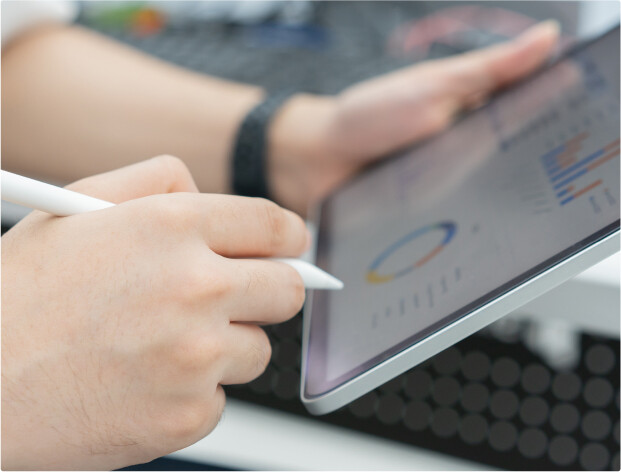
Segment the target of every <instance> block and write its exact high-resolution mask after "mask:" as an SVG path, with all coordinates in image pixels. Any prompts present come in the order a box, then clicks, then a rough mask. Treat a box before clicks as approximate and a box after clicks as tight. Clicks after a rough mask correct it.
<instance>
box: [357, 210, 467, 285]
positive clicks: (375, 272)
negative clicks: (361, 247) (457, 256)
mask: <svg viewBox="0 0 621 472" xmlns="http://www.w3.org/2000/svg"><path fill="white" fill-rule="evenodd" d="M456 231H457V225H456V224H455V223H454V222H451V221H444V222H440V223H435V224H431V225H427V226H423V227H422V228H418V229H417V230H415V231H413V232H411V233H409V234H406V235H405V236H404V237H402V238H401V239H399V240H398V241H396V242H394V243H392V244H391V245H390V246H388V247H387V248H386V249H384V251H382V252H381V253H380V254H379V255H378V256H377V257H376V258H375V259H374V260H373V262H372V263H371V265H370V266H369V270H368V271H367V274H366V280H367V282H368V283H370V284H383V283H387V282H390V281H392V280H395V279H397V278H399V277H403V276H404V275H406V274H409V273H410V272H412V271H413V270H414V269H416V268H419V267H422V266H424V265H425V264H426V263H427V262H429V261H430V260H432V259H433V258H434V257H435V256H437V255H438V254H439V253H440V251H442V249H444V247H445V246H446V245H447V244H448V243H449V242H450V241H451V240H452V239H453V237H454V236H455V233H456ZM431 232H439V233H441V234H443V239H442V241H441V242H440V243H439V244H438V245H437V246H435V247H434V248H432V249H431V250H430V251H429V252H427V254H425V255H424V256H423V257H421V258H420V259H418V260H417V261H416V262H414V263H413V264H410V265H408V266H407V267H405V268H403V269H401V270H398V271H395V272H392V273H388V274H381V273H380V271H379V268H380V266H381V265H382V264H383V263H384V261H385V260H386V259H387V258H388V257H390V256H391V255H392V254H394V253H395V252H396V251H398V250H399V249H400V248H402V247H403V246H405V245H407V244H409V243H410V242H412V241H414V240H415V239H418V238H420V237H421V236H423V235H425V234H427V233H431Z"/></svg>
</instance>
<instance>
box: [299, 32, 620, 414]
mask: <svg viewBox="0 0 621 472" xmlns="http://www.w3.org/2000/svg"><path fill="white" fill-rule="evenodd" d="M619 209H620V207H619V28H618V27H617V28H616V29H614V30H613V31H611V32H609V33H608V34H607V35H605V36H603V37H602V38H600V39H598V40H595V41H593V42H591V43H589V44H587V45H585V46H584V47H581V48H579V49H576V50H575V51H573V52H571V53H570V54H569V55H568V56H567V57H566V58H564V59H562V60H560V61H559V62H557V63H556V64H553V65H552V66H550V67H549V68H547V69H545V70H543V71H541V72H540V73H538V74H537V75H536V76H534V77H532V78H529V79H527V80H526V81H524V82H522V83H521V84H518V85H517V86H516V87H514V88H512V89H508V90H506V91H505V92H503V93H501V94H500V95H498V96H497V97H495V98H493V99H492V100H491V101H490V102H489V103H488V104H487V105H485V106H484V107H482V108H481V109H479V110H477V111H475V112H472V113H471V114H470V115H468V116H466V117H464V118H463V119H462V120H461V121H460V122H458V123H457V124H456V125H455V126H454V127H453V128H452V129H450V130H448V131H447V132H445V133H444V134H442V135H439V136H437V137H435V138H433V139H431V140H429V141H427V142H426V143H424V144H423V145H421V146H418V147H417V148H415V149H413V150H410V151H407V152H404V153H401V154H399V155H397V156H394V157H393V158H391V159H389V160H387V161H386V162H383V163H381V164H379V165H377V166H375V167H374V168H372V169H370V170H368V171H367V172H365V173H363V174H362V175H359V176H357V177H356V178H354V179H353V180H352V181H350V182H348V183H347V184H346V185H345V186H343V187H342V188H340V189H339V190H338V191H337V192H335V193H334V194H332V195H331V196H330V197H329V198H327V199H326V200H325V201H324V202H323V203H322V205H321V207H320V210H319V212H318V215H317V218H316V220H317V221H316V223H317V224H318V227H319V235H318V247H317V263H318V265H319V267H321V268H323V269H324V270H327V271H329V272H331V273H333V274H335V275H336V276H337V277H339V278H340V279H341V280H343V281H344V283H345V284H346V286H347V290H346V291H343V292H339V293H319V292H317V293H314V294H312V297H311V298H310V300H309V302H308V303H307V307H306V312H305V320H304V347H303V365H302V367H303V373H302V375H303V378H302V400H303V401H304V402H305V404H306V406H307V408H308V409H309V410H310V411H311V412H313V413H326V412H329V411H332V410H334V409H336V408H338V407H340V406H342V405H344V404H346V403H348V402H350V401H352V400H353V399H355V398H357V397H358V396H360V395H362V394H364V393H366V392H367V391H369V390H371V389H372V388H374V387H376V386H378V385H380V384H381V383H383V382H386V381H388V380H390V379H391V378H392V377H394V376H396V375H398V374H400V373H402V372H404V371H406V370H408V369H410V368H412V367H413V366H415V365H416V364H419V363H420V362H422V361H424V360H425V359H427V358H429V357H431V356H433V355H434V354H436V353H438V352H440V351H441V350H443V349H445V348H447V347H448V346H450V345H451V344H453V343H455V342H457V341H459V340H461V339H463V338H464V337H466V336H468V335H469V334H471V333H473V332H474V331H476V330H478V329H480V328H482V327H484V326H485V325H487V324H489V323H491V322H492V321H494V320H496V319H497V318H499V317H501V316H503V315H506V314H507V313H509V312H510V311H511V310H513V309H515V308H517V307H519V306H520V305H522V304H525V303H526V302H528V301H529V300H531V299H532V298H534V297H535V296H537V295H540V294H542V293H544V292H545V291H547V290H550V289H551V288H553V287H554V286H556V285H558V284H559V283H561V282H563V281H564V280H567V279H568V278H570V277H572V276H574V275H576V274H577V273H579V272H580V271H581V270H584V269H586V268H588V267H589V266H590V265H593V264H595V263H597V262H599V261H600V260H602V259H604V258H605V257H607V256H608V255H610V254H612V253H613V252H615V251H618V250H619Z"/></svg>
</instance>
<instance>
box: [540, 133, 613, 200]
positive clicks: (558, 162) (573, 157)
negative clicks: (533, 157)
mask: <svg viewBox="0 0 621 472" xmlns="http://www.w3.org/2000/svg"><path fill="white" fill-rule="evenodd" d="M588 137H589V134H588V133H587V132H583V133H580V134H578V135H576V136H574V137H573V138H571V139H570V140H568V141H566V142H565V143H564V144H562V145H560V146H558V147H556V148H554V149H552V150H551V151H549V152H548V153H546V154H544V155H543V156H541V162H542V164H543V167H544V169H545V170H546V173H547V174H548V178H549V179H550V183H551V184H552V186H553V188H554V191H555V192H556V197H557V199H558V201H559V204H560V205H561V206H562V205H566V204H568V203H569V202H571V201H573V200H575V199H577V198H579V197H580V196H582V195H584V194H586V193H588V192H589V191H591V190H593V189H594V188H596V187H598V186H600V185H601V184H602V179H601V178H596V179H594V180H593V181H591V182H589V183H588V184H586V185H582V184H581V183H580V182H581V180H582V179H581V177H583V176H586V177H588V176H589V172H590V171H592V170H593V169H596V168H598V167H599V166H601V165H602V164H604V163H606V162H608V161H610V160H612V159H614V158H615V157H617V158H618V157H619V138H617V139H616V140H614V141H612V142H611V143H609V144H607V145H606V146H604V147H603V148H601V149H598V150H597V151H595V152H592V153H590V154H588V155H587V156H585V157H582V158H578V156H579V154H580V151H582V147H583V142H584V140H586V139H587V138H588ZM578 179H581V180H580V182H577V180H578Z"/></svg>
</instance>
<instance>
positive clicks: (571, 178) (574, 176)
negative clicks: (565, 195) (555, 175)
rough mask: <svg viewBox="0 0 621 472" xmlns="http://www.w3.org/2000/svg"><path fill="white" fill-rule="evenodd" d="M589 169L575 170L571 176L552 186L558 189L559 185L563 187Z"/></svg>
mask: <svg viewBox="0 0 621 472" xmlns="http://www.w3.org/2000/svg"><path fill="white" fill-rule="evenodd" d="M588 171H589V169H582V170H581V171H580V172H576V173H575V174H574V175H572V176H571V177H569V178H567V179H565V180H563V181H562V182H560V183H558V184H556V185H555V186H554V190H558V189H559V188H561V187H564V186H565V185H567V184H569V183H571V182H573V181H574V180H576V179H577V178H578V177H581V176H583V175H584V174H586V173H587V172H588Z"/></svg>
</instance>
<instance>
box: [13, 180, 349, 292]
mask: <svg viewBox="0 0 621 472" xmlns="http://www.w3.org/2000/svg"><path fill="white" fill-rule="evenodd" d="M2 200H7V201H9V202H13V203H17V204H18V205H23V206H27V207H29V208H35V209H37V210H41V211H45V212H47V213H51V214H53V215H57V216H70V215H75V214H78V213H86V212H88V211H95V210H103V209H104V208H109V207H112V206H114V203H110V202H106V201H104V200H99V199H98V198H93V197H89V196H88V195H84V194H81V193H78V192H73V191H71V190H67V189H64V188H61V187H56V186H55V185H50V184H46V183H44V182H39V181H38V180H34V179H29V178H28V177H23V176H21V175H17V174H13V173H11V172H7V171H5V170H3V171H2ZM268 259H269V260H274V261H279V262H284V263H285V264H288V265H290V266H291V267H293V268H294V269H295V270H296V271H297V272H298V273H299V274H300V275H301V276H302V279H303V280H304V286H305V287H306V288H310V289H319V290H322V289H323V290H340V289H342V288H343V282H341V281H340V280H339V279H337V278H336V277H334V276H332V275H330V274H328V273H327V272H324V271H323V270H321V269H320V268H319V267H316V266H314V265H313V264H311V263H309V262H306V261H303V260H301V259H290V258H268Z"/></svg>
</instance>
